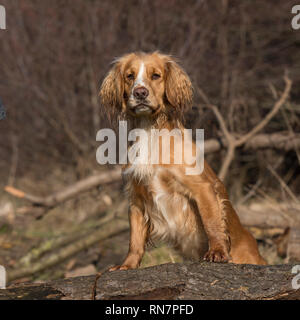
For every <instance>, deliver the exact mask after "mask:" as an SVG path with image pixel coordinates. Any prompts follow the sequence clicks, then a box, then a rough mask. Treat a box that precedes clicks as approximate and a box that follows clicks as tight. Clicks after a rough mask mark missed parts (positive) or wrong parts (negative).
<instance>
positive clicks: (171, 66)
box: [166, 58, 193, 113]
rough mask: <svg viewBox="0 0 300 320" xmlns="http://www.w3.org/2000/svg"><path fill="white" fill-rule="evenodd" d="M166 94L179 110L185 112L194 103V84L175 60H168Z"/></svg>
mask: <svg viewBox="0 0 300 320" xmlns="http://www.w3.org/2000/svg"><path fill="white" fill-rule="evenodd" d="M166 96H167V99H168V101H169V103H170V104H171V105H172V106H173V107H175V108H176V110H177V111H179V112H180V113H183V112H184V111H186V110H187V109H188V108H190V107H191V105H192V103H193V86H192V83H191V80H190V78H189V77H188V75H187V74H186V73H185V71H184V70H183V69H182V68H181V67H180V66H179V65H178V64H177V63H176V62H175V61H174V60H173V59H170V58H168V60H167V61H166Z"/></svg>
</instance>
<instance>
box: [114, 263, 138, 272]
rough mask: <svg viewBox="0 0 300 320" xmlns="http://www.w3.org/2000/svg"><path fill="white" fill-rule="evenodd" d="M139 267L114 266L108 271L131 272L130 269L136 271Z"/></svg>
mask: <svg viewBox="0 0 300 320" xmlns="http://www.w3.org/2000/svg"><path fill="white" fill-rule="evenodd" d="M136 268H137V267H134V266H129V265H124V264H123V265H121V266H114V267H112V268H110V269H108V271H110V272H111V271H116V270H130V269H136Z"/></svg>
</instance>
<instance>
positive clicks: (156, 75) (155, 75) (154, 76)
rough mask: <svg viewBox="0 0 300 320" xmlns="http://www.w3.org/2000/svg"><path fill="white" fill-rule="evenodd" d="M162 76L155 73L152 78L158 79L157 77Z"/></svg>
mask: <svg viewBox="0 0 300 320" xmlns="http://www.w3.org/2000/svg"><path fill="white" fill-rule="evenodd" d="M159 78H160V74H158V73H153V75H152V80H157V79H159Z"/></svg>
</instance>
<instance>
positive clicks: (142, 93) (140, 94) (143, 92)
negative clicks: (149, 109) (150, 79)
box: [133, 87, 149, 100]
mask: <svg viewBox="0 0 300 320" xmlns="http://www.w3.org/2000/svg"><path fill="white" fill-rule="evenodd" d="M133 95H134V97H135V98H136V99H140V100H142V99H146V98H147V97H148V96H149V91H148V90H147V89H146V88H145V87H139V88H136V89H134V90H133Z"/></svg>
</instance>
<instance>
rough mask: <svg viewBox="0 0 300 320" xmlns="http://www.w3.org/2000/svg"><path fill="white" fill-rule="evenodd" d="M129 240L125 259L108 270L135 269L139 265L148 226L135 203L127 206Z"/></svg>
mask: <svg viewBox="0 0 300 320" xmlns="http://www.w3.org/2000/svg"><path fill="white" fill-rule="evenodd" d="M129 222H130V242H129V250H128V254H127V257H126V259H125V260H124V262H123V264H122V265H120V266H115V267H113V268H110V269H109V271H115V270H128V269H136V268H138V267H139V265H140V263H141V260H142V258H143V255H144V252H145V245H146V240H147V236H148V227H147V224H146V222H145V219H144V215H143V212H142V211H141V210H140V209H139V208H138V207H137V206H135V205H132V206H131V207H130V208H129Z"/></svg>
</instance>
